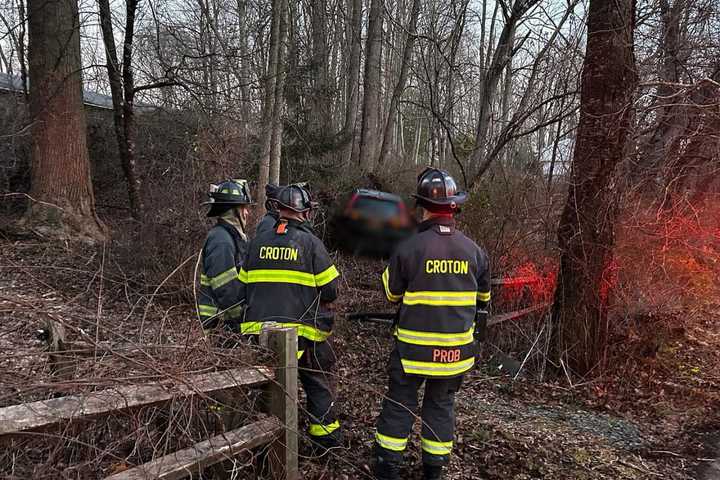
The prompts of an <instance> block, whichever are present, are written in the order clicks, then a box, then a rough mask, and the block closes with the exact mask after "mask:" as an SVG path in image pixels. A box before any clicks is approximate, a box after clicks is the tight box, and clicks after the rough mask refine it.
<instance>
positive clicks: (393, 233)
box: [333, 188, 412, 256]
mask: <svg viewBox="0 0 720 480" xmlns="http://www.w3.org/2000/svg"><path fill="white" fill-rule="evenodd" d="M333 226H334V229H333V230H334V237H335V240H336V242H337V243H338V244H339V246H340V247H341V248H343V249H345V250H347V251H350V252H352V253H354V254H367V255H373V256H388V255H390V254H391V253H392V250H393V248H394V247H395V245H397V243H398V242H400V241H401V240H403V239H404V238H407V237H408V236H409V235H410V233H411V232H412V222H411V220H410V216H409V215H408V211H407V207H406V206H405V202H404V201H403V199H402V198H401V197H399V196H398V195H393V194H392V193H386V192H380V191H378V190H367V189H362V188H361V189H357V190H355V191H353V192H352V194H351V195H350V196H349V198H348V200H347V201H346V202H345V206H344V208H343V209H342V211H340V212H338V213H337V214H336V216H335V218H334V221H333Z"/></svg>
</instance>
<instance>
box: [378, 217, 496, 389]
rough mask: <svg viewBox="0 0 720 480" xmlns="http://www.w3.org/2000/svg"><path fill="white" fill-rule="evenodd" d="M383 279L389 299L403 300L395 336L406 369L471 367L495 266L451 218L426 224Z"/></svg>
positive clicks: (429, 372) (435, 372)
mask: <svg viewBox="0 0 720 480" xmlns="http://www.w3.org/2000/svg"><path fill="white" fill-rule="evenodd" d="M382 282H383V288H384V290H385V294H386V296H387V298H388V300H390V301H391V302H394V303H401V306H400V312H399V317H398V324H397V327H396V330H395V336H396V339H397V348H398V352H399V353H400V358H401V362H402V365H403V369H404V371H405V373H407V374H414V375H422V376H425V377H452V376H457V375H460V374H462V373H464V372H466V371H467V370H469V369H471V368H472V366H473V364H474V356H475V346H474V339H473V330H474V321H475V313H476V311H477V309H478V308H479V307H481V308H484V306H485V304H486V303H487V302H488V301H489V300H490V268H489V261H488V257H487V255H486V254H485V252H484V251H483V250H482V249H481V248H480V247H478V246H477V245H476V244H475V242H473V241H472V240H470V239H469V238H467V237H466V236H465V235H463V234H462V233H461V232H459V231H458V230H456V229H455V223H454V220H453V219H452V218H447V217H437V218H433V219H430V220H428V221H425V222H423V223H421V224H420V225H419V227H418V232H417V233H416V234H415V235H413V236H412V237H411V238H409V239H408V240H406V241H405V242H403V243H402V244H400V245H399V246H398V248H397V249H396V252H395V254H394V255H393V256H392V257H391V258H390V262H389V265H388V267H387V268H386V269H385V271H384V272H383V275H382Z"/></svg>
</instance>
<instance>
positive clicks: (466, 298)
mask: <svg viewBox="0 0 720 480" xmlns="http://www.w3.org/2000/svg"><path fill="white" fill-rule="evenodd" d="M476 303H477V292H429V291H424V292H405V297H404V298H403V304H405V305H431V306H434V307H474V306H475V304H476Z"/></svg>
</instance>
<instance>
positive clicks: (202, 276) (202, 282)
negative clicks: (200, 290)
mask: <svg viewBox="0 0 720 480" xmlns="http://www.w3.org/2000/svg"><path fill="white" fill-rule="evenodd" d="M200 285H202V286H203V287H209V286H210V280H209V279H208V277H207V276H206V275H205V274H204V273H201V274H200Z"/></svg>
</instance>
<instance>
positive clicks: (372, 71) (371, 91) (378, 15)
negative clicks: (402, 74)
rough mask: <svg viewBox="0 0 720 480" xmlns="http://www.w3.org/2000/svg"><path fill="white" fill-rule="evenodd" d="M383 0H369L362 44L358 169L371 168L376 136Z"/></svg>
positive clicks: (375, 149)
mask: <svg viewBox="0 0 720 480" xmlns="http://www.w3.org/2000/svg"><path fill="white" fill-rule="evenodd" d="M382 31H383V2H382V0H371V2H370V14H369V19H368V34H367V42H366V44H365V76H364V80H363V89H364V95H363V109H362V127H361V130H360V149H359V152H360V169H361V170H362V171H364V172H371V171H373V169H374V168H375V163H376V154H377V148H376V144H377V135H378V133H379V132H380V129H379V122H380V59H381V57H382Z"/></svg>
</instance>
